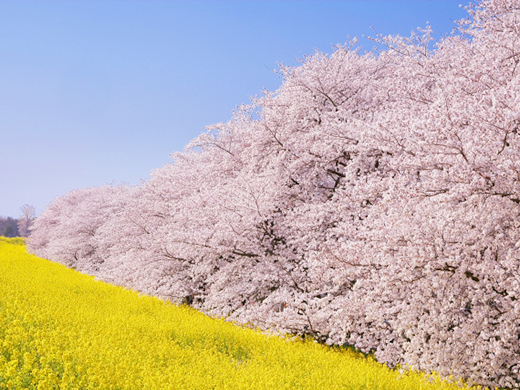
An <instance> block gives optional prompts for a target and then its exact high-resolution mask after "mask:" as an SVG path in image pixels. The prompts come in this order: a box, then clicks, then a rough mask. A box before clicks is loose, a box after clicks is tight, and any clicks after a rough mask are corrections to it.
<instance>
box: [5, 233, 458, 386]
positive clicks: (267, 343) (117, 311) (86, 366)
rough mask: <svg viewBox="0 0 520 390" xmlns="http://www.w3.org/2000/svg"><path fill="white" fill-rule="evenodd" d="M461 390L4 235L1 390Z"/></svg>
mask: <svg viewBox="0 0 520 390" xmlns="http://www.w3.org/2000/svg"><path fill="white" fill-rule="evenodd" d="M21 388H30V389H39V390H44V389H90V388H92V389H131V390H137V389H190V390H192V389H233V390H235V389H269V390H274V389H328V390H334V389H396V390H397V389H399V390H406V389H414V390H416V389H425V390H426V389H457V388H459V387H457V386H455V385H448V384H446V383H441V382H439V381H438V380H435V381H434V380H433V379H432V378H429V379H425V377H424V376H423V375H421V374H406V375H404V376H401V377H400V376H399V373H398V372H396V371H393V370H390V369H388V368H386V367H385V366H383V365H381V364H379V363H377V362H375V361H374V360H372V359H370V358H366V357H364V356H363V355H361V354H358V353H356V352H354V351H344V350H342V351H340V350H337V349H333V348H327V347H325V346H321V345H318V344H315V343H312V342H290V341H287V340H284V339H281V338H278V337H273V336H266V335H264V334H261V333H259V332H255V331H252V330H249V329H243V328H239V327H236V326H234V325H232V324H230V323H227V322H224V321H222V320H216V319H211V318H209V317H207V316H204V315H202V314H200V313H198V312H196V311H195V310H192V309H190V308H187V307H177V306H174V305H171V304H169V303H168V302H163V301H161V300H159V299H156V298H152V297H147V296H140V295H139V294H138V293H136V292H133V291H129V290H125V289H123V288H120V287H115V286H112V285H109V284H106V283H102V282H99V281H95V280H94V278H92V277H90V276H87V275H84V274H81V273H78V272H76V271H73V270H70V269H67V268H66V267H64V266H61V265H59V264H56V263H52V262H50V261H48V260H44V259H40V258H37V257H35V256H32V255H29V254H27V252H26V251H25V247H24V245H23V241H22V240H20V239H18V240H17V239H4V238H1V237H0V389H21Z"/></svg>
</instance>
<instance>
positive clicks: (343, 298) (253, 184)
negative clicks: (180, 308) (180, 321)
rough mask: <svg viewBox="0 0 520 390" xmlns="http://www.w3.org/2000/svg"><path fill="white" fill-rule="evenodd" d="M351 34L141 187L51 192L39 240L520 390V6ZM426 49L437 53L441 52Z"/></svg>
mask: <svg viewBox="0 0 520 390" xmlns="http://www.w3.org/2000/svg"><path fill="white" fill-rule="evenodd" d="M468 12H469V17H468V19H465V20H461V21H459V22H457V24H456V29H455V30H454V32H453V34H451V35H450V36H448V37H446V38H444V39H442V40H440V41H438V42H434V41H433V39H432V38H431V34H432V31H431V29H430V28H429V27H427V28H425V29H419V30H418V32H417V33H416V34H413V35H412V36H410V37H400V36H388V37H383V36H378V37H376V38H375V40H376V41H377V42H378V43H379V45H380V47H382V48H383V49H382V50H379V51H373V52H369V53H365V52H363V51H362V50H361V49H359V48H358V47H357V46H356V41H355V40H352V41H351V42H349V43H348V44H346V45H345V46H337V47H336V48H335V50H334V52H333V53H332V54H331V55H326V54H324V53H320V52H316V53H315V54H314V55H309V56H307V57H305V58H304V59H303V60H302V63H301V65H300V66H298V67H294V68H291V67H285V66H282V67H281V69H280V72H281V74H282V76H283V80H284V81H283V84H282V86H281V87H280V88H279V89H278V90H277V91H275V92H266V93H265V94H264V96H262V97H260V98H258V99H256V100H255V101H254V102H253V104H252V105H250V106H244V107H241V108H240V109H238V110H237V111H236V112H235V113H234V116H233V118H232V119H231V120H230V121H229V122H227V123H220V124H216V125H213V126H209V127H208V129H207V132H206V133H204V134H202V135H200V136H199V137H198V138H196V139H195V140H193V141H192V142H191V143H190V144H189V145H188V146H187V148H186V150H185V151H184V152H178V153H174V154H173V155H172V158H173V160H174V161H173V162H172V163H171V164H167V165H165V166H163V167H161V168H159V169H157V170H155V171H154V172H153V173H152V175H151V178H150V179H149V180H147V181H146V182H144V183H143V184H142V185H141V186H139V187H135V188H133V187H132V188H130V187H100V188H98V189H86V190H77V191H74V192H72V193H70V194H68V195H66V196H64V197H62V198H58V199H56V200H55V201H54V202H53V203H52V204H51V205H49V206H48V208H47V209H46V210H45V211H44V212H43V213H42V215H41V216H40V217H38V219H37V220H36V223H35V230H34V232H33V234H32V235H31V238H30V241H29V246H30V248H31V250H32V251H34V252H35V253H36V254H38V255H40V256H43V257H47V258H50V259H52V260H55V261H58V262H62V263H64V264H67V265H69V266H74V267H77V268H78V269H79V270H81V271H84V272H88V273H92V274H95V275H96V276H98V277H99V278H101V279H103V280H107V281H110V282H112V283H117V284H120V285H124V286H127V287H130V288H135V289H138V290H140V291H143V292H146V293H150V294H154V295H158V296H161V297H164V298H168V299H170V300H172V301H175V302H178V303H186V304H190V305H192V306H194V307H197V308H199V309H201V310H203V311H204V312H206V313H208V314H211V315H216V316H224V317H227V318H229V319H230V320H233V321H237V322H240V323H244V324H251V325H253V326H260V327H263V328H265V329H272V330H277V331H282V332H290V333H295V334H301V335H310V336H312V337H314V338H316V339H317V340H318V341H320V342H327V343H329V344H349V345H354V346H356V347H357V348H360V349H362V350H363V351H366V352H368V351H373V352H374V354H375V356H376V357H377V358H378V359H379V360H380V361H384V362H387V363H389V364H390V365H395V364H398V363H401V364H403V365H407V366H410V367H414V368H417V369H421V370H425V371H437V372H440V373H441V374H442V375H445V376H449V375H453V376H454V377H457V378H464V379H466V380H468V381H469V382H471V383H479V384H482V385H491V386H509V387H515V388H518V387H520V371H519V370H520V367H519V364H518V359H517V357H518V355H519V353H520V340H519V339H520V304H519V302H520V301H519V298H520V223H519V215H520V194H519V188H520V187H519V184H520V139H519V134H518V132H519V125H520V109H519V107H520V88H519V85H520V79H519V76H518V71H517V64H518V63H519V61H520V27H519V26H520V3H519V2H518V0H483V1H481V2H479V3H478V4H476V5H473V6H471V7H468ZM432 48H433V49H432Z"/></svg>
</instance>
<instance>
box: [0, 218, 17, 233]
mask: <svg viewBox="0 0 520 390" xmlns="http://www.w3.org/2000/svg"><path fill="white" fill-rule="evenodd" d="M0 236H4V237H18V220H16V219H14V218H11V217H5V218H4V217H0Z"/></svg>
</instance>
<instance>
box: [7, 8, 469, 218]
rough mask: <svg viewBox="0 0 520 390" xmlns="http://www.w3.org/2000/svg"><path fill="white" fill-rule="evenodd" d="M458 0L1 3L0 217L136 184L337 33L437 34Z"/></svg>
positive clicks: (453, 15) (447, 25)
mask: <svg viewBox="0 0 520 390" xmlns="http://www.w3.org/2000/svg"><path fill="white" fill-rule="evenodd" d="M459 4H462V5H463V6H465V5H468V4H469V1H468V0H464V1H463V0H415V1H398V0H386V1H383V0H381V1H372V0H363V1H362V0H349V1H347V0H344V1H341V0H336V1H332V0H321V1H303V0H293V1H290V0H285V1H281V0H280V1H277V0H269V1H259V0H242V1H240V0H234V1H227V0H213V1H187V0H185V1H168V0H149V1H144V0H143V1H111V0H104V1H101V0H88V1H85V0H83V1H82V0H75V1H65V0H62V1H49V0H33V1H28V0H26V1H14V0H3V1H1V2H0V216H4V217H7V216H11V217H15V218H16V217H18V216H19V215H20V207H21V206H22V205H23V204H26V203H27V204H31V205H34V206H35V207H36V212H37V214H39V213H41V212H42V211H43V209H44V208H45V207H46V205H47V204H48V203H49V202H51V201H52V200H53V199H54V198H55V197H57V196H61V195H64V194H65V193H67V192H68V191H71V190H73V189H76V188H84V187H95V186H100V185H104V184H110V183H122V182H126V183H130V184H137V183H139V182H140V180H144V179H146V178H147V177H148V176H149V174H150V172H151V171H152V170H153V169H155V168H159V167H160V166H162V165H163V164H165V163H168V162H170V161H171V160H170V159H169V155H170V153H172V152H174V151H179V150H182V149H183V148H184V146H185V145H186V144H187V143H188V142H189V141H190V140H191V139H193V138H195V137H196V136H198V135H199V134H200V133H201V132H202V131H204V126H207V125H210V124H212V123H217V122H224V121H227V120H229V119H231V115H232V111H233V109H234V108H235V107H236V106H239V105H241V104H242V103H249V102H250V97H251V96H255V95H258V94H260V93H261V92H262V90H263V89H264V88H266V89H268V90H276V89H277V88H278V87H279V86H280V85H281V79H280V78H279V77H278V76H277V75H276V73H275V72H273V70H276V69H278V64H279V63H285V64H288V65H297V64H298V61H297V58H299V57H302V56H304V55H305V54H312V53H313V52H314V49H318V50H320V51H322V52H325V53H331V52H332V51H333V48H332V45H335V44H343V43H345V42H346V41H347V40H348V37H349V36H350V37H355V36H357V37H359V38H360V43H361V45H362V46H364V47H365V48H368V49H370V48H371V47H372V46H373V43H372V42H371V41H368V40H366V39H362V36H363V35H368V36H374V31H373V30H372V29H371V26H373V27H374V29H375V30H376V31H377V32H378V33H381V34H385V35H387V34H401V35H405V36H408V35H409V34H410V32H411V31H412V30H415V29H416V28H417V27H425V26H426V24H427V22H429V23H430V24H431V26H432V28H433V30H434V31H435V32H436V36H437V37H439V36H441V35H445V34H449V33H450V32H451V30H452V28H453V27H454V23H453V21H454V20H458V19H461V18H464V17H466V16H467V13H466V11H465V10H464V9H463V8H461V7H459Z"/></svg>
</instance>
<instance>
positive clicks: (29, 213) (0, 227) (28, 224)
mask: <svg viewBox="0 0 520 390" xmlns="http://www.w3.org/2000/svg"><path fill="white" fill-rule="evenodd" d="M20 211H21V212H22V214H21V215H20V217H19V218H18V219H14V218H11V217H0V236H4V237H27V236H28V235H29V233H30V232H31V228H32V224H33V221H34V219H35V217H36V213H35V211H36V210H35V208H34V206H31V205H28V204H24V205H23V206H22V207H21V208H20Z"/></svg>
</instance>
